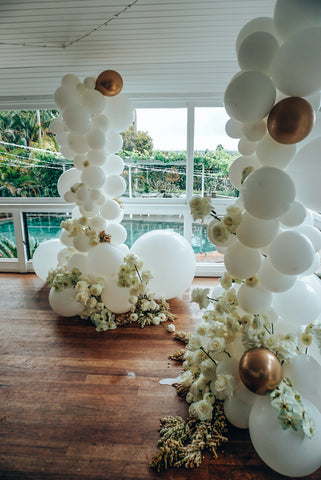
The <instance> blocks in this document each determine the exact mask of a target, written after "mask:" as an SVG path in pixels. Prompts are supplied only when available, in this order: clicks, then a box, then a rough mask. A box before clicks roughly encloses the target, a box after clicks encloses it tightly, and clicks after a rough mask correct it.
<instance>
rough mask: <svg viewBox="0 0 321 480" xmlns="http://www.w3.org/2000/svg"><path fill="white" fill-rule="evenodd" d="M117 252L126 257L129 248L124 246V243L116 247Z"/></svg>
mask: <svg viewBox="0 0 321 480" xmlns="http://www.w3.org/2000/svg"><path fill="white" fill-rule="evenodd" d="M117 246H118V248H119V250H120V251H121V252H122V254H123V255H124V257H125V255H128V253H129V247H128V246H127V245H126V244H125V243H120V244H119V245H117Z"/></svg>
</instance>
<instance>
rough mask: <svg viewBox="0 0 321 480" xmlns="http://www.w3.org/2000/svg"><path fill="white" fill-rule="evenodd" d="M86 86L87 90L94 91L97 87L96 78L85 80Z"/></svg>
mask: <svg viewBox="0 0 321 480" xmlns="http://www.w3.org/2000/svg"><path fill="white" fill-rule="evenodd" d="M84 85H85V87H87V88H90V89H94V88H95V86H96V78H95V77H86V78H85V80H84Z"/></svg>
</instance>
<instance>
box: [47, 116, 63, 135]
mask: <svg viewBox="0 0 321 480" xmlns="http://www.w3.org/2000/svg"><path fill="white" fill-rule="evenodd" d="M50 131H51V132H52V133H54V134H55V135H57V134H58V133H63V132H64V131H65V129H64V123H63V120H62V117H57V118H54V119H53V120H51V122H50Z"/></svg>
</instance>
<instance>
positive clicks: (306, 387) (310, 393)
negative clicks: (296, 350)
mask: <svg viewBox="0 0 321 480" xmlns="http://www.w3.org/2000/svg"><path fill="white" fill-rule="evenodd" d="M283 373H284V376H285V377H288V378H289V379H290V380H291V382H292V383H293V386H294V388H295V389H296V390H297V391H298V392H299V393H300V394H301V395H302V396H303V397H304V398H307V399H308V400H310V402H312V403H314V405H315V406H316V407H318V408H319V410H320V409H321V382H320V379H321V365H320V363H319V362H317V360H316V359H315V358H313V357H311V356H310V355H306V354H300V355H297V356H296V357H295V358H294V359H293V360H292V361H291V362H290V363H286V364H285V365H284V367H283Z"/></svg>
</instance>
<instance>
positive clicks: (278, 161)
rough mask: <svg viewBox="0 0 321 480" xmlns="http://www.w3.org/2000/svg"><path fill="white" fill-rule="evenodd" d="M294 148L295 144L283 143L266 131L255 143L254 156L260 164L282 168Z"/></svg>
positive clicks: (288, 160)
mask: <svg viewBox="0 0 321 480" xmlns="http://www.w3.org/2000/svg"><path fill="white" fill-rule="evenodd" d="M296 150H297V146H296V144H294V145H283V144H282V143H279V142H276V141H275V140H274V139H273V138H272V137H271V136H270V135H269V134H268V133H267V134H266V135H265V137H264V138H262V140H261V141H260V142H259V143H258V144H257V145H256V156H257V158H258V159H259V161H260V163H261V164H262V165H267V166H270V167H276V168H280V169H283V168H285V167H286V166H287V165H288V164H289V163H290V162H291V160H292V158H293V157H294V155H295V153H296Z"/></svg>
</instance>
